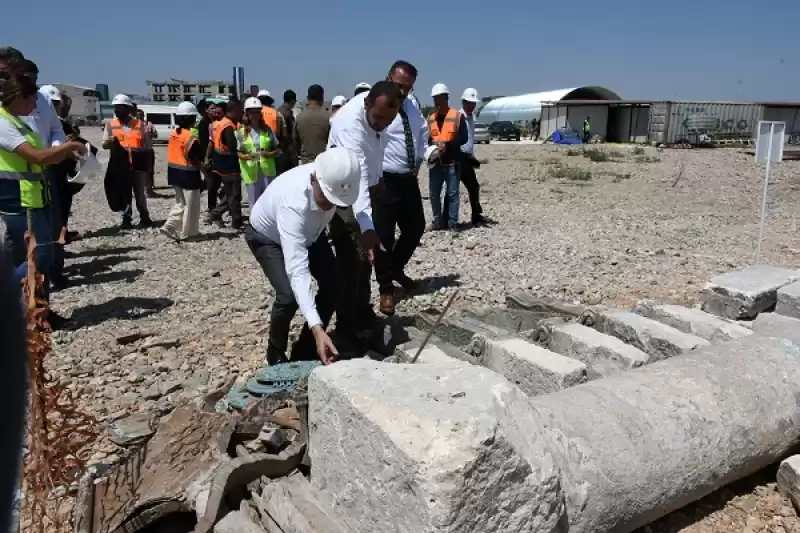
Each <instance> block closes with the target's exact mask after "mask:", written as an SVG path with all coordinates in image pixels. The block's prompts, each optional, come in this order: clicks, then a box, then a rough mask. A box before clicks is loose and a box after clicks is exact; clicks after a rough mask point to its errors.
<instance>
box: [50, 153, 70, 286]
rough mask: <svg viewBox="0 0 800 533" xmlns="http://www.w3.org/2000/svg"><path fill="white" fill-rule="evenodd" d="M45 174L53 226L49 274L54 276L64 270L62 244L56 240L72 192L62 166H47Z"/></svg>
mask: <svg viewBox="0 0 800 533" xmlns="http://www.w3.org/2000/svg"><path fill="white" fill-rule="evenodd" d="M46 176H47V180H48V181H49V183H50V198H51V200H50V201H51V204H50V205H51V208H50V220H51V222H52V227H53V233H52V238H53V264H52V266H51V267H50V275H51V276H53V277H56V276H60V275H61V274H62V273H63V271H64V246H62V245H61V244H58V243H57V241H58V238H59V237H60V236H61V228H62V227H63V226H66V224H67V221H66V215H67V213H69V206H68V204H67V202H69V203H72V202H71V200H70V199H71V197H72V193H71V191H70V189H69V182H68V181H67V172H66V170H65V169H64V168H63V167H62V166H60V165H52V166H50V167H48V168H47V171H46ZM65 204H66V205H65ZM65 209H66V211H65Z"/></svg>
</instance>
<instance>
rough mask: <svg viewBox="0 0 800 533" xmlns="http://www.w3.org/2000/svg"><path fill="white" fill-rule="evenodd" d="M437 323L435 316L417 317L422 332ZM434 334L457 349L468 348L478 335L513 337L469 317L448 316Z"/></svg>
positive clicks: (501, 329)
mask: <svg viewBox="0 0 800 533" xmlns="http://www.w3.org/2000/svg"><path fill="white" fill-rule="evenodd" d="M435 323H436V316H434V315H425V314H419V315H417V326H418V327H419V329H420V330H422V331H430V329H431V328H432V327H433V325H434V324H435ZM434 333H435V334H436V336H438V337H439V338H441V339H443V340H444V341H446V342H449V343H450V344H452V345H453V346H455V347H457V348H467V347H468V346H469V344H470V342H471V341H472V337H473V336H475V335H478V334H480V335H484V336H486V337H490V338H496V337H509V336H511V332H510V331H508V330H507V329H504V328H499V327H497V326H492V325H491V324H485V323H483V322H481V321H480V320H477V319H475V318H471V317H468V316H446V317H445V318H444V319H443V320H442V321H441V323H440V324H439V325H438V326H437V327H436V331H434Z"/></svg>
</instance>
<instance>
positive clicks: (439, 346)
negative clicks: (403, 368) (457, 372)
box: [395, 327, 479, 365]
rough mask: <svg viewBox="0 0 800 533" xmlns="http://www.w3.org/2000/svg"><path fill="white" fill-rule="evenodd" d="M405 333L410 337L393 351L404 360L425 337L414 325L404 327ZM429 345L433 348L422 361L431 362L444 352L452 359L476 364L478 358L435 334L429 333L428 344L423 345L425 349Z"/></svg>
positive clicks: (409, 358)
mask: <svg viewBox="0 0 800 533" xmlns="http://www.w3.org/2000/svg"><path fill="white" fill-rule="evenodd" d="M405 332H406V335H407V336H408V337H409V338H410V339H411V340H409V341H408V342H404V343H403V344H401V345H399V346H397V348H396V349H395V353H398V352H399V355H400V356H401V357H402V358H403V359H405V360H406V362H408V361H410V360H411V359H412V358H413V357H414V354H415V353H417V349H418V348H419V347H420V346H422V343H424V342H425V338H426V337H427V334H426V333H425V332H423V331H420V330H418V329H417V328H414V327H407V328H405ZM429 346H433V347H434V349H433V350H430V351H427V355H428V356H427V358H425V361H424V362H428V363H430V362H432V361H433V360H436V359H439V360H442V361H443V360H444V359H441V358H440V357H438V356H440V355H442V354H444V355H446V356H447V357H450V358H452V359H458V360H460V361H464V362H466V363H470V364H474V365H477V364H479V363H478V360H477V359H475V358H474V357H472V356H471V355H470V354H468V353H466V352H465V351H464V350H462V349H461V348H456V347H455V346H453V345H452V344H450V343H449V342H447V341H445V340H444V339H442V338H440V337H439V336H437V335H431V336H430V338H429V339H428V344H427V345H426V346H425V350H427V349H428V347H429ZM423 358H424V356H423V354H420V359H423Z"/></svg>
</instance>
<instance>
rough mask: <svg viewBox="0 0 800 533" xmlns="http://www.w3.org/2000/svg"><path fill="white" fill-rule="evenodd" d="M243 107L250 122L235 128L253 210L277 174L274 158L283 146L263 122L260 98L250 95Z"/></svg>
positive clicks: (243, 179)
mask: <svg viewBox="0 0 800 533" xmlns="http://www.w3.org/2000/svg"><path fill="white" fill-rule="evenodd" d="M244 111H245V116H246V117H247V118H248V124H245V125H243V126H242V127H240V128H239V129H238V130H236V144H237V147H238V150H239V169H240V171H241V174H242V181H243V182H244V186H245V189H246V190H247V201H248V203H249V205H250V209H251V210H252V208H253V206H254V205H256V201H257V200H258V198H259V197H260V196H261V195H262V194H263V193H264V191H265V190H266V189H267V185H269V184H270V183H271V182H272V180H274V179H275V176H276V175H277V173H276V171H275V158H276V157H278V156H279V155H280V154H281V149H280V148H279V146H278V138H277V137H276V136H275V133H274V132H273V131H272V129H271V128H270V127H269V126H268V125H267V124H266V123H265V122H264V117H263V116H262V114H261V102H260V101H259V100H258V98H253V97H250V98H248V99H247V100H246V101H245V103H244Z"/></svg>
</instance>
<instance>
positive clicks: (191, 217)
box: [164, 187, 202, 239]
mask: <svg viewBox="0 0 800 533" xmlns="http://www.w3.org/2000/svg"><path fill="white" fill-rule="evenodd" d="M174 189H175V205H174V206H173V208H172V209H171V210H170V212H169V216H168V217H167V221H166V222H165V223H164V227H167V228H170V229H172V230H174V231H175V232H176V233H178V234H179V235H180V236H181V238H183V239H186V238H189V237H194V236H195V235H197V234H199V233H200V193H201V192H202V191H201V190H200V189H181V188H180V187H174Z"/></svg>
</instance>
